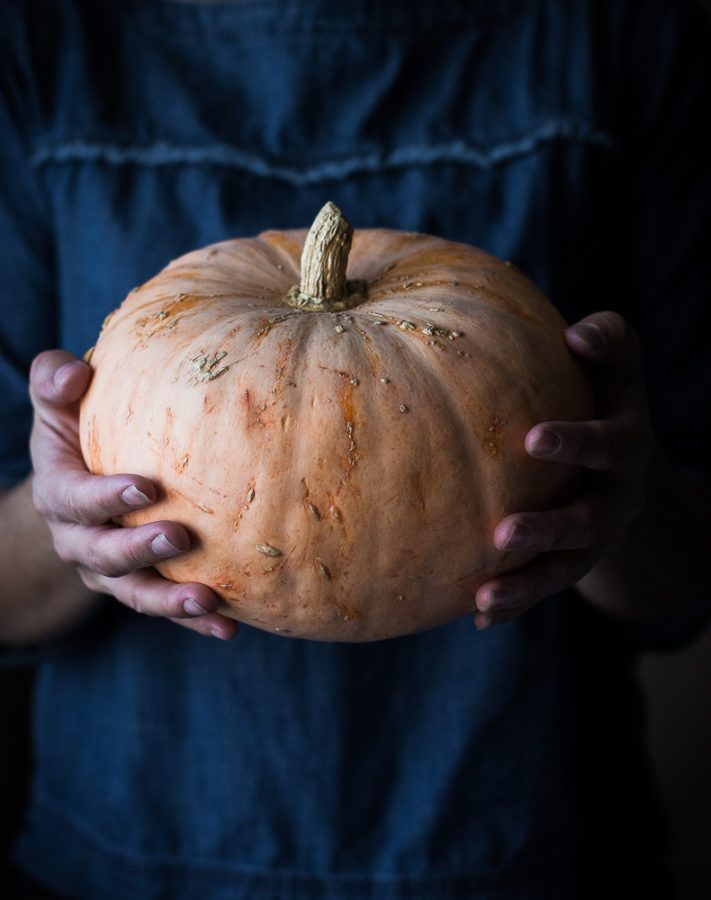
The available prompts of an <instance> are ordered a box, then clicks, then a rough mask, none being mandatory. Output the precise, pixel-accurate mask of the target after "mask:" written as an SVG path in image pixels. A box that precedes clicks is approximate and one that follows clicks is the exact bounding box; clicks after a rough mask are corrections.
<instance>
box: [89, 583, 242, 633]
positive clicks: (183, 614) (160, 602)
mask: <svg viewBox="0 0 711 900" xmlns="http://www.w3.org/2000/svg"><path fill="white" fill-rule="evenodd" d="M82 576H83V578H84V581H85V583H86V584H87V586H88V587H89V588H90V589H91V590H93V591H97V592H99V593H103V594H110V595H111V596H113V597H115V598H116V599H117V600H118V601H119V603H122V604H123V605H124V606H127V607H129V608H130V609H132V610H134V611H135V612H138V613H142V614H143V615H148V616H156V617H162V618H168V619H170V620H171V621H172V622H175V623H176V624H178V625H182V626H184V627H186V628H189V629H191V630H192V631H197V632H198V633H200V634H204V635H210V636H212V637H216V638H219V639H220V640H231V639H232V638H233V637H234V636H235V635H236V634H237V631H238V628H239V626H238V624H237V622H235V621H234V620H233V619H228V618H227V617H226V616H223V615H221V614H220V613H218V612H216V610H217V609H218V607H219V603H220V601H219V598H218V597H217V595H216V594H215V593H214V591H211V590H210V588H208V587H207V586H206V585H204V584H195V583H187V584H176V583H175V582H173V581H168V580H167V579H165V578H162V577H161V576H160V575H159V574H158V572H156V570H155V569H141V570H140V571H137V572H132V573H131V574H130V575H124V576H123V577H122V578H108V577H106V576H102V575H97V574H96V573H93V572H87V573H82Z"/></svg>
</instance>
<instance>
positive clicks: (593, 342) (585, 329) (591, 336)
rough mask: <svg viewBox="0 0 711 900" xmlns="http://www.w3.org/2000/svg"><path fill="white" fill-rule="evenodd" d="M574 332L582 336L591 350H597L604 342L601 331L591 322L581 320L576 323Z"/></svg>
mask: <svg viewBox="0 0 711 900" xmlns="http://www.w3.org/2000/svg"><path fill="white" fill-rule="evenodd" d="M575 334H576V335H577V336H578V337H580V338H582V339H583V340H584V341H585V343H586V344H587V345H588V347H590V349H591V350H599V349H600V347H602V345H603V344H604V343H605V339H604V337H603V335H602V331H601V330H600V328H598V326H597V325H593V323H592V322H581V323H580V324H578V325H576V326H575Z"/></svg>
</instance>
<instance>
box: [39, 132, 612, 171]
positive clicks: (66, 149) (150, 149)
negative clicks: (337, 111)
mask: <svg viewBox="0 0 711 900" xmlns="http://www.w3.org/2000/svg"><path fill="white" fill-rule="evenodd" d="M561 140H566V141H581V142H585V143H589V144H594V145H596V146H598V147H601V148H603V149H606V150H611V151H616V150H617V148H618V144H617V141H616V139H615V138H614V137H613V135H611V134H610V133H609V132H607V131H604V130H602V129H597V128H594V127H592V126H590V125H589V124H587V123H585V122H576V121H552V122H545V123H543V124H542V125H540V126H539V127H537V128H536V129H534V130H532V131H530V132H528V133H527V134H525V135H523V136H521V137H518V138H514V139H512V140H509V141H504V142H502V143H497V144H493V145H491V146H485V145H478V144H474V143H469V142H467V141H463V140H461V141H460V140H458V141H451V142H447V143H434V144H408V145H403V146H399V147H394V148H392V149H384V150H373V151H370V152H367V151H366V152H364V153H361V154H355V155H351V156H346V157H341V158H336V159H331V160H325V161H322V162H316V163H309V164H305V165H299V164H293V163H288V162H281V161H279V160H277V159H270V158H269V157H267V156H260V155H258V154H256V153H250V152H248V151H246V150H243V149H241V148H240V147H238V146H235V145H232V144H220V143H215V144H213V143H210V144H176V143H170V142H167V141H159V142H156V143H153V144H125V145H122V144H120V143H107V142H103V141H93V140H88V139H77V140H67V141H58V142H56V143H48V144H45V145H41V146H39V147H37V149H36V150H35V151H34V153H33V155H32V158H31V162H32V164H33V165H34V166H44V165H51V164H66V163H75V162H84V163H103V164H107V165H111V166H126V165H138V166H148V167H157V166H171V165H186V164H187V165H197V164H212V165H219V166H227V167H231V168H237V169H242V170H244V171H246V172H249V173H250V174H252V175H257V176H260V177H263V178H272V179H276V180H279V181H285V182H288V183H290V184H294V185H308V184H315V183H319V182H322V181H328V180H332V179H340V178H344V177H348V176H352V175H359V174H368V173H376V172H383V171H386V170H388V169H400V168H410V167H413V166H430V165H436V164H438V163H439V164H447V163H455V164H457V163H458V164H462V165H467V166H472V167H474V168H479V169H490V168H492V167H494V166H496V165H498V164H500V163H502V162H506V161H508V160H510V159H513V158H515V157H519V156H525V155H528V154H530V153H533V152H535V151H536V150H537V149H538V148H539V147H541V146H543V145H546V144H549V143H552V142H554V141H561Z"/></svg>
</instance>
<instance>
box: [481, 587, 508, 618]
mask: <svg viewBox="0 0 711 900" xmlns="http://www.w3.org/2000/svg"><path fill="white" fill-rule="evenodd" d="M510 602H511V594H509V592H508V591H504V590H496V591H490V592H489V593H488V594H487V595H486V596H485V597H483V598H482V600H481V601H480V602H479V609H480V611H481V612H487V613H489V612H496V610H497V609H501V608H502V607H504V606H507V605H508V604H509V603H510Z"/></svg>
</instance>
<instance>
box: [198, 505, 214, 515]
mask: <svg viewBox="0 0 711 900" xmlns="http://www.w3.org/2000/svg"><path fill="white" fill-rule="evenodd" d="M195 506H197V508H198V509H201V510H202V511H203V512H204V513H207V514H208V516H214V515H215V510H214V509H211V508H210V507H209V506H205V505H204V504H203V503H196V504H195Z"/></svg>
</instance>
